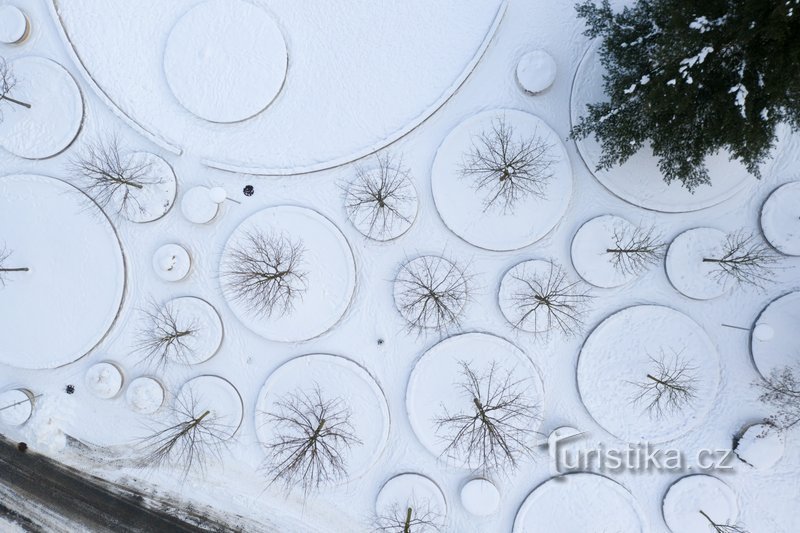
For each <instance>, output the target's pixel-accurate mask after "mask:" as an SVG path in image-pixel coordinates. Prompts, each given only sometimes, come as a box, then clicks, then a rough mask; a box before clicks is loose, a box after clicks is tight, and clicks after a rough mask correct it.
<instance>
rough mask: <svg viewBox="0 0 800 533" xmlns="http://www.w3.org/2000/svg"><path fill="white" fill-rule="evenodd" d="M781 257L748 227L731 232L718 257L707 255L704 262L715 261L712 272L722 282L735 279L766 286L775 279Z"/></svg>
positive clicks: (740, 281)
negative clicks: (747, 228)
mask: <svg viewBox="0 0 800 533" xmlns="http://www.w3.org/2000/svg"><path fill="white" fill-rule="evenodd" d="M779 259H780V257H779V256H778V255H777V254H776V253H775V252H773V251H772V249H771V248H770V247H769V246H768V245H767V244H765V243H763V242H760V241H759V240H758V239H757V238H756V236H755V235H754V234H752V233H747V232H745V231H744V230H742V231H737V232H733V233H730V234H728V236H727V237H726V239H725V244H724V245H723V248H722V251H721V253H720V254H719V256H718V257H704V258H703V262H704V263H715V264H716V268H715V269H714V271H713V272H712V273H711V275H712V276H713V277H714V278H715V279H716V280H717V281H718V282H721V283H727V282H729V281H733V282H735V283H736V284H738V285H752V286H754V287H757V288H763V286H764V284H766V283H767V282H771V281H772V279H773V277H774V275H775V272H774V269H775V267H774V266H773V265H774V264H775V263H777V262H778V261H779Z"/></svg>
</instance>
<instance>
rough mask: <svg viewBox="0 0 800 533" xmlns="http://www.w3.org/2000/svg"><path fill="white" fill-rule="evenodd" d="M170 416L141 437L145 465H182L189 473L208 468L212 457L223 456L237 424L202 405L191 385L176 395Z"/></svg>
mask: <svg viewBox="0 0 800 533" xmlns="http://www.w3.org/2000/svg"><path fill="white" fill-rule="evenodd" d="M170 419H171V421H170V422H168V423H167V424H166V425H165V426H164V427H162V428H160V429H157V430H156V431H155V432H154V433H153V434H151V435H149V436H147V437H145V438H144V439H141V440H140V442H139V446H140V447H141V449H142V450H143V453H144V455H143V456H142V457H141V459H140V461H139V462H140V464H141V465H142V466H161V465H164V464H169V465H173V466H176V467H179V468H181V469H182V470H183V473H184V476H185V475H187V474H188V473H189V471H190V470H192V468H194V467H197V468H199V469H200V471H204V470H205V468H206V467H207V466H208V464H209V463H210V462H211V461H214V460H216V461H221V460H222V450H223V449H224V448H225V446H226V441H227V440H228V439H229V438H230V434H231V430H232V429H233V428H231V427H230V426H229V425H226V424H224V423H223V422H222V420H221V417H220V416H219V415H218V414H217V413H215V412H214V410H213V408H212V406H208V405H201V404H200V401H199V399H198V398H197V396H196V394H195V392H194V391H193V390H192V389H191V388H189V389H188V391H187V392H185V393H184V392H183V391H182V392H181V394H179V395H178V397H177V398H175V402H174V404H173V405H172V407H171V410H170Z"/></svg>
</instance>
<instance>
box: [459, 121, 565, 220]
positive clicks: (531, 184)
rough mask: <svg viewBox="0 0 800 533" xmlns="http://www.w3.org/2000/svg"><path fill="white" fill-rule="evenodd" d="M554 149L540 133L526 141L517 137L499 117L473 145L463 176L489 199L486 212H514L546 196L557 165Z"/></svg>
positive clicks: (485, 200)
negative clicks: (522, 203)
mask: <svg viewBox="0 0 800 533" xmlns="http://www.w3.org/2000/svg"><path fill="white" fill-rule="evenodd" d="M552 148H553V145H552V144H550V143H548V142H547V140H546V139H545V138H544V137H543V136H540V135H539V134H538V132H537V131H534V132H533V133H532V134H531V135H530V136H527V137H525V138H519V137H518V136H515V135H514V128H513V126H512V125H511V124H509V123H508V122H506V119H505V117H499V118H497V119H495V120H493V121H492V127H491V129H489V130H487V131H483V132H481V133H480V134H479V135H478V137H477V138H476V139H475V140H474V141H473V144H472V149H471V150H470V152H469V153H468V154H467V155H466V156H465V158H464V161H463V163H462V165H461V176H462V177H463V178H465V179H471V180H472V185H473V188H474V189H475V191H476V192H478V193H481V194H484V195H485V199H484V211H487V210H489V209H490V208H493V207H497V208H499V209H500V210H502V211H503V212H508V211H512V210H513V209H514V206H515V205H516V204H517V203H518V202H520V201H521V200H524V199H526V198H529V197H536V198H544V197H545V196H546V193H547V185H548V182H549V181H550V180H551V179H552V178H553V175H554V171H553V166H554V165H555V163H556V161H557V160H556V158H555V157H554V156H553V155H552V154H551V150H552Z"/></svg>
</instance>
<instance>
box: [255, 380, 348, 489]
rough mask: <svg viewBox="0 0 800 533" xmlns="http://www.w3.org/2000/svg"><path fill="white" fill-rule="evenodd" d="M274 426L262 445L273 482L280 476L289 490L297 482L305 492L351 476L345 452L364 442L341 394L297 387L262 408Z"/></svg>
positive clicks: (268, 421) (316, 388)
mask: <svg viewBox="0 0 800 533" xmlns="http://www.w3.org/2000/svg"><path fill="white" fill-rule="evenodd" d="M263 414H264V415H265V416H266V422H265V423H269V424H271V425H272V426H273V427H274V428H275V429H274V431H275V436H274V438H273V439H272V440H271V441H270V442H267V443H265V444H264V447H265V449H266V451H267V453H268V459H267V463H266V464H265V466H264V468H265V470H266V472H267V474H268V476H269V477H270V478H271V480H270V483H275V482H277V481H281V482H282V483H283V484H284V485H285V486H286V488H287V489H291V488H292V487H294V486H299V487H301V488H302V489H303V492H304V494H306V495H307V494H308V493H309V492H311V491H312V490H317V489H319V488H320V487H322V486H323V485H326V484H328V483H331V482H336V481H339V480H341V479H344V478H346V477H347V452H348V451H349V450H350V449H351V448H352V447H353V446H358V445H361V444H362V442H361V440H360V439H358V437H356V435H355V433H354V429H353V426H352V424H351V422H350V420H351V418H352V413H351V411H350V408H349V407H348V406H347V405H346V403H345V401H344V400H343V399H342V398H333V399H329V398H326V397H324V396H323V394H322V391H321V390H320V388H319V386H315V388H314V389H313V390H312V391H311V392H305V391H296V392H294V393H291V394H289V395H288V397H287V398H286V399H285V400H281V401H279V402H277V403H276V405H275V411H274V412H268V413H263Z"/></svg>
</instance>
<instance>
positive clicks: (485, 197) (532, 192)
mask: <svg viewBox="0 0 800 533" xmlns="http://www.w3.org/2000/svg"><path fill="white" fill-rule="evenodd" d="M497 139H505V141H504V142H503V145H504V146H506V147H507V153H509V154H515V155H520V154H524V158H525V159H526V161H528V162H529V164H528V165H526V166H525V167H524V170H525V172H526V176H532V175H539V176H541V181H539V182H537V183H536V184H532V182H531V181H529V180H528V179H527V177H526V179H522V178H518V179H517V181H516V182H513V180H511V181H512V182H513V183H517V184H520V183H521V184H523V185H521V186H519V187H517V186H514V187H513V188H509V186H508V185H507V184H508V183H509V182H510V180H508V179H505V180H502V181H501V179H500V178H501V176H502V173H501V172H493V171H488V172H482V171H480V169H483V168H484V167H485V168H501V167H504V166H505V165H504V164H503V162H502V161H501V162H500V165H499V167H497V166H496V165H497V162H498V161H499V160H500V158H499V156H498V155H497V154H496V153H495V152H494V151H493V150H491V148H492V147H494V146H497V143H498V142H499V141H497ZM478 154H480V155H482V156H485V157H484V158H483V159H486V158H488V159H489V161H488V164H487V162H486V161H482V162H480V163H479V162H476V161H474V160H473V159H474V157H476V156H477V155H478ZM491 154H494V155H491ZM506 159H512V158H510V157H507V158H506ZM505 168H508V167H507V166H505ZM469 169H472V170H469ZM511 171H513V172H517V173H519V172H522V171H523V168H522V166H521V165H520V164H517V168H516V169H513V168H512V170H511ZM431 186H432V188H433V199H434V201H435V203H436V209H437V211H438V212H439V215H440V216H441V217H442V220H443V221H444V223H445V225H446V226H447V227H448V228H450V230H451V231H452V232H453V233H455V234H456V235H458V236H459V237H461V238H462V239H464V240H465V241H467V242H468V243H470V244H473V245H475V246H477V247H479V248H484V249H486V250H493V251H507V250H517V249H519V248H523V247H525V246H528V245H529V244H532V243H534V242H536V241H538V240H539V239H541V238H542V237H544V236H545V235H547V233H549V232H550V230H552V229H553V228H554V227H555V225H556V224H557V223H558V222H559V220H561V217H563V216H564V212H565V211H566V209H567V205H568V204H569V199H570V196H571V195H572V167H571V166H570V163H569V157H568V156H567V151H566V148H565V147H564V144H563V143H562V142H561V139H560V138H559V136H558V134H557V133H556V132H555V131H553V130H552V129H551V128H550V126H548V125H547V124H546V123H545V122H544V121H543V120H542V119H540V118H539V117H537V116H535V115H531V114H529V113H525V112H523V111H517V110H513V109H499V110H493V111H486V112H483V113H480V114H478V115H475V116H474V117H472V118H469V119H467V120H465V121H464V122H462V123H461V124H459V125H458V126H456V128H455V129H454V130H453V131H452V132H450V134H449V135H448V136H447V138H445V140H444V142H442V144H441V146H440V147H439V150H438V151H437V152H436V159H435V160H434V162H433V170H432V175H431Z"/></svg>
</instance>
